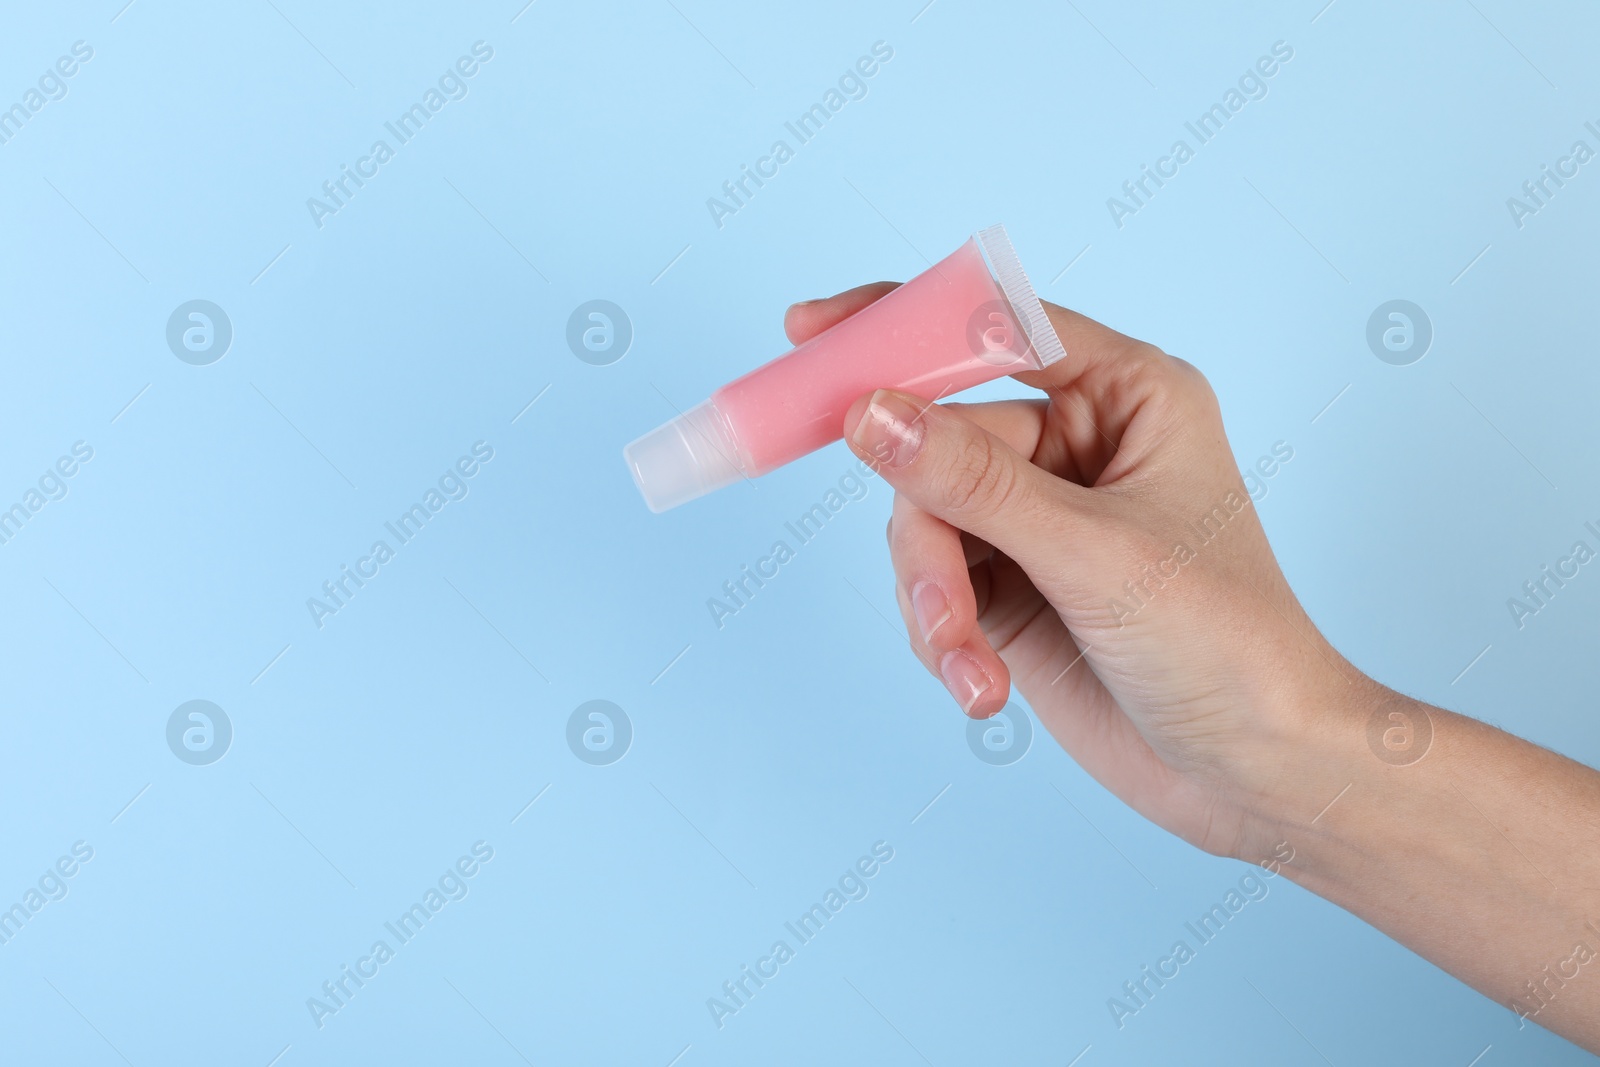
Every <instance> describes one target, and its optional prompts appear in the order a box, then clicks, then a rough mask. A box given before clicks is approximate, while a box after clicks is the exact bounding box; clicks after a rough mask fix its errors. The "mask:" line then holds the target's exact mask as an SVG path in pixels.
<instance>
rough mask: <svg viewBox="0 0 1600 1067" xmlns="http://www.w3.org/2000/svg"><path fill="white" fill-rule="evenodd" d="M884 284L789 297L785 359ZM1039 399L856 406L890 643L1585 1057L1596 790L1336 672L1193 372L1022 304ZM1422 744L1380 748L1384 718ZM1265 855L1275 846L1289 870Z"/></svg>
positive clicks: (1471, 723)
mask: <svg viewBox="0 0 1600 1067" xmlns="http://www.w3.org/2000/svg"><path fill="white" fill-rule="evenodd" d="M893 288H894V287H893V286H892V285H890V284H887V283H880V284H877V285H870V286H864V287H862V288H860V289H853V290H851V291H850V292H847V293H842V294H840V295H839V296H837V297H834V298H832V299H831V300H824V301H816V302H813V303H809V304H804V305H797V306H795V307H794V308H791V309H790V311H789V316H788V321H787V328H788V331H789V336H790V337H792V338H793V339H794V340H795V341H796V342H799V341H803V340H805V339H806V338H808V337H810V336H812V335H814V334H816V333H818V332H820V331H821V330H823V329H826V328H827V327H828V326H831V325H832V324H833V323H834V322H836V321H838V320H840V319H842V318H844V317H845V316H847V315H850V314H852V313H854V312H855V311H858V310H860V309H861V308H862V307H865V306H866V305H867V304H869V303H871V302H872V301H873V300H876V299H877V298H879V297H881V296H882V295H883V294H884V293H886V292H888V291H890V290H891V289H893ZM1045 309H1046V311H1047V312H1048V314H1049V316H1050V319H1051V322H1052V323H1054V325H1055V329H1056V332H1057V333H1058V334H1059V335H1060V336H1061V341H1062V343H1063V344H1064V345H1065V347H1066V351H1067V356H1066V358H1065V359H1064V360H1062V361H1061V362H1060V363H1058V364H1056V365H1055V366H1052V367H1050V368H1048V369H1046V370H1043V371H1037V372H1032V373H1028V374H1019V375H1017V378H1018V379H1019V380H1020V381H1022V382H1024V383H1026V384H1028V385H1031V386H1034V387H1035V388H1037V389H1040V390H1042V391H1044V393H1045V394H1046V397H1047V399H1045V400H1040V401H1032V400H1019V401H1003V402H999V403H992V404H950V405H946V406H940V405H935V404H929V403H928V402H927V401H926V400H925V399H923V398H919V397H915V396H908V395H905V394H902V393H893V392H886V391H882V390H880V391H878V392H875V393H873V394H871V395H870V396H866V397H861V398H860V399H858V400H857V401H856V402H855V403H854V404H853V405H852V406H851V408H850V410H849V412H848V413H847V414H846V416H845V422H844V427H843V429H844V436H845V438H846V440H848V441H849V442H850V447H851V448H852V449H854V450H855V451H856V453H857V454H858V455H860V456H861V457H862V458H863V459H865V460H867V461H869V462H871V463H872V464H873V465H874V466H875V467H876V468H877V470H878V473H879V474H881V475H882V476H883V478H884V479H885V480H886V481H887V482H888V483H889V484H890V485H892V486H894V489H895V500H894V510H893V513H892V518H891V520H890V523H889V550H890V556H891V557H892V560H893V564H894V574H895V591H896V595H897V597H898V599H899V602H900V610H901V613H902V615H903V616H904V618H905V623H906V629H907V632H908V633H909V634H910V636H911V647H912V650H913V651H914V652H915V653H916V654H917V656H918V658H919V659H921V660H922V662H923V664H924V665H926V666H927V668H928V669H929V670H930V671H931V672H933V674H934V675H935V676H936V677H938V678H940V679H941V680H942V681H943V682H944V683H945V685H946V686H947V687H948V688H949V689H950V691H951V693H952V695H953V696H954V697H955V698H956V701H957V702H958V703H959V704H960V705H961V707H962V708H963V709H964V710H965V711H966V712H967V713H968V714H969V715H975V716H980V717H981V716H987V715H992V714H993V713H994V712H995V711H997V710H999V709H1000V708H1001V707H1002V706H1003V705H1004V704H1005V701H1006V696H1007V693H1008V692H1009V689H1010V686H1011V685H1012V684H1013V683H1014V684H1015V685H1016V687H1017V688H1018V689H1019V690H1020V691H1021V693H1022V695H1023V696H1024V697H1026V698H1027V701H1028V704H1029V705H1030V706H1031V707H1032V708H1033V710H1034V712H1035V713H1036V714H1037V715H1038V717H1039V719H1040V721H1041V722H1043V723H1044V724H1045V726H1046V727H1047V728H1048V729H1049V730H1050V732H1051V733H1052V734H1053V735H1054V736H1055V738H1056V740H1058V741H1059V742H1060V743H1061V745H1062V747H1064V748H1065V749H1066V750H1067V752H1068V753H1069V754H1070V755H1071V756H1072V757H1073V758H1074V759H1076V760H1077V761H1078V763H1079V764H1080V765H1081V766H1082V767H1083V768H1084V769H1085V770H1087V771H1088V772H1089V773H1090V774H1092V775H1093V776H1094V777H1095V778H1096V779H1098V780H1099V781H1100V783H1101V784H1102V785H1104V786H1105V787H1106V788H1108V789H1110V790H1111V791H1112V792H1113V793H1115V794H1116V795H1117V796H1119V797H1121V798H1122V799H1123V800H1124V801H1126V802H1127V803H1128V804H1129V805H1130V806H1132V807H1133V808H1134V809H1136V810H1137V811H1139V812H1140V813H1142V814H1143V815H1145V816H1146V817H1147V818H1149V819H1151V820H1152V821H1154V822H1156V823H1157V824H1159V825H1161V826H1163V827H1166V828H1167V829H1168V830H1171V831H1172V832H1173V833H1175V834H1178V835H1179V836H1181V837H1183V838H1184V839H1186V840H1188V841H1190V842H1192V843H1193V844H1195V845H1198V846H1199V847H1201V848H1203V849H1205V850H1207V851H1209V852H1212V853H1216V854H1220V855H1227V856H1233V857H1235V858H1238V859H1244V860H1249V861H1252V862H1256V863H1261V864H1262V865H1263V866H1268V864H1269V861H1268V857H1272V858H1273V859H1274V860H1276V859H1280V858H1281V859H1283V860H1284V863H1283V864H1282V865H1281V868H1279V869H1281V871H1282V873H1283V874H1285V875H1286V876H1288V877H1289V878H1291V879H1292V880H1294V881H1295V882H1297V883H1299V884H1300V885H1302V886H1304V887H1306V888H1307V889H1310V890H1311V891H1312V892H1315V893H1317V894H1319V895H1321V896H1323V897H1326V898H1328V899H1329V900H1332V901H1334V902H1336V903H1338V904H1340V905H1341V906H1343V907H1345V908H1346V909H1348V910H1349V911H1351V912H1353V913H1354V914H1356V915H1358V916H1360V917H1361V918H1363V919H1365V920H1367V921H1368V922H1370V923H1372V924H1373V925H1375V926H1377V927H1378V928H1379V929H1382V930H1384V931H1385V932H1387V933H1388V934H1390V935H1391V936H1392V937H1394V938H1395V939H1396V940H1398V941H1400V942H1401V943H1403V944H1405V945H1407V946H1409V947H1411V948H1412V949H1413V950H1415V951H1416V952H1417V953H1419V954H1420V955H1422V956H1423V957H1425V958H1427V959H1429V960H1432V961H1433V962H1434V963H1436V964H1438V965H1439V966H1440V967H1442V968H1444V969H1445V970H1446V971H1448V972H1450V973H1451V974H1453V975H1456V976H1457V977H1459V978H1461V979H1462V980H1464V981H1466V982H1468V983H1469V984H1471V985H1472V986H1473V987H1474V988H1476V989H1478V990H1479V991H1481V992H1483V993H1484V994H1485V995H1487V996H1489V997H1492V998H1494V999H1495V1000H1497V1001H1498V1002H1499V1003H1501V1004H1504V1005H1506V1006H1507V1007H1509V1008H1510V1009H1511V1010H1513V1011H1515V1012H1516V1013H1517V1014H1518V1015H1520V1016H1522V1017H1523V1018H1525V1019H1532V1020H1534V1021H1535V1022H1537V1023H1539V1024H1540V1025H1542V1026H1545V1027H1548V1028H1550V1029H1552V1030H1554V1031H1556V1032H1557V1033H1560V1034H1563V1035H1565V1036H1567V1037H1569V1038H1571V1039H1572V1040H1574V1041H1576V1042H1578V1043H1580V1044H1582V1045H1583V1046H1584V1047H1585V1048H1588V1049H1590V1050H1592V1051H1596V1052H1600V973H1597V972H1593V971H1592V969H1593V968H1600V962H1594V961H1597V960H1600V851H1597V850H1596V849H1595V847H1594V843H1595V841H1597V840H1600V774H1597V773H1596V772H1595V771H1594V770H1592V769H1590V768H1588V767H1585V766H1583V765H1581V764H1579V763H1576V762H1574V761H1572V760H1569V759H1566V758H1565V757H1563V756H1560V755H1557V754H1556V753H1553V752H1550V751H1549V750H1547V749H1544V748H1540V747H1539V746H1537V745H1533V744H1530V743H1528V742H1526V741H1523V740H1521V739H1520V738H1516V737H1513V736H1511V735H1510V734H1507V733H1505V732H1503V731H1501V730H1497V729H1495V728H1493V727H1491V726H1488V725H1486V724H1484V723H1481V722H1478V721H1476V720H1473V719H1469V718H1466V717H1464V716H1460V715H1455V714H1453V713H1451V712H1448V711H1445V710H1443V709H1440V708H1436V707H1432V706H1429V705H1426V704H1423V703H1421V702H1420V701H1416V700H1412V699H1410V698H1407V697H1403V696H1401V695H1400V694H1398V693H1395V692H1393V691H1392V690H1389V689H1386V688H1384V687H1383V686H1381V685H1379V684H1377V683H1376V682H1374V681H1372V680H1370V679H1368V678H1366V677H1365V676H1363V675H1362V674H1360V673H1359V672H1357V671H1356V670H1355V669H1354V668H1353V667H1352V666H1351V665H1350V664H1349V663H1348V662H1347V661H1346V660H1345V659H1344V658H1343V657H1342V656H1340V655H1339V654H1338V653H1337V652H1336V651H1334V649H1333V648H1332V647H1331V646H1330V645H1329V643H1328V642H1327V641H1326V640H1324V639H1323V637H1322V635H1321V634H1320V633H1318V632H1317V629H1316V627H1314V626H1313V625H1312V624H1311V620H1310V619H1308V618H1307V617H1306V614H1305V612H1304V611H1303V610H1302V609H1301V607H1300V604H1299V602H1298V601H1297V600H1296V599H1295V597H1294V595H1293V594H1292V593H1291V592H1290V590H1289V587H1288V585H1287V583H1286V582H1285V581H1284V577H1283V573H1282V572H1281V571H1280V570H1279V568H1278V565H1277V562H1276V560H1274V559H1273V556H1272V550H1271V549H1270V548H1269V547H1268V545H1267V540H1266V536H1265V534H1264V533H1263V532H1262V529H1261V523H1260V521H1259V520H1258V519H1257V516H1256V512H1255V509H1254V508H1253V507H1252V506H1251V503H1250V498H1249V495H1248V493H1247V492H1246V490H1245V487H1244V484H1243V481H1242V479H1241V477H1240V475H1239V473H1238V471H1237V470H1236V469H1235V468H1234V463H1233V456H1232V454H1231V453H1230V451H1229V448H1228V442H1227V438H1226V437H1225V436H1224V434H1223V430H1222V419H1221V417H1220V415H1219V414H1218V410H1217V402H1216V399H1215V397H1214V396H1213V395H1212V393H1211V389H1210V387H1209V386H1208V385H1207V384H1206V381H1205V379H1204V378H1203V377H1202V376H1201V374H1200V372H1199V371H1197V370H1196V369H1195V368H1194V367H1192V366H1190V365H1189V364H1187V363H1185V362H1184V361H1182V360H1180V359H1174V358H1172V357H1171V356H1167V355H1165V354H1163V353H1162V352H1161V351H1159V350H1158V349H1156V348H1154V347H1153V346H1151V345H1147V344H1143V343H1141V342H1139V341H1135V340H1133V339H1132V338H1128V337H1124V336H1122V335H1121V334H1118V333H1115V332H1114V331H1112V330H1108V329H1106V328H1105V327H1104V326H1100V325H1098V324H1097V323H1094V322H1091V321H1089V320H1088V319H1085V318H1083V317H1082V316H1080V315H1076V314H1073V313H1072V312H1070V311H1066V310H1064V309H1062V308H1058V307H1053V306H1051V305H1049V304H1046V305H1045ZM1397 721H1401V722H1407V723H1412V724H1424V725H1426V727H1427V733H1426V738H1427V740H1426V743H1425V744H1424V746H1423V748H1422V749H1421V750H1420V751H1419V752H1417V753H1415V754H1414V756H1413V755H1412V754H1410V753H1407V754H1406V758H1404V759H1393V758H1390V757H1391V756H1392V755H1393V753H1392V752H1387V751H1385V749H1384V747H1383V746H1384V745H1385V744H1386V742H1384V741H1382V740H1381V738H1383V737H1385V736H1387V735H1386V733H1385V731H1386V730H1387V728H1388V727H1389V725H1390V723H1392V722H1397ZM1285 850H1286V851H1285Z"/></svg>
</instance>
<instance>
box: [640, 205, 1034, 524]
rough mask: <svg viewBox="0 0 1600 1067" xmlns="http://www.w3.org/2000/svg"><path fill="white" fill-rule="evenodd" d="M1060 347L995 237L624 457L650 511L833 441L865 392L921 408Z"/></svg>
mask: <svg viewBox="0 0 1600 1067" xmlns="http://www.w3.org/2000/svg"><path fill="white" fill-rule="evenodd" d="M1064 354H1065V353H1064V352H1063V351H1062V348H1061V342H1060V340H1059V339H1058V338H1057V337H1056V334H1055V330H1054V329H1053V328H1052V327H1051V325H1050V322H1049V320H1048V319H1047V318H1046V317H1045V314H1044V309H1043V308H1042V307H1041V306H1040V305H1039V301H1038V298H1037V297H1036V296H1034V293H1033V289H1032V287H1031V286H1030V285H1029V284H1028V280H1027V277H1026V276H1025V275H1024V274H1023V273H1022V268H1021V265H1020V264H1019V263H1018V262H1017V258H1016V253H1015V252H1014V251H1013V250H1012V248H1011V244H1010V242H1009V241H1008V240H1007V239H1006V236H1005V231H1004V230H1003V229H1002V228H1001V227H998V226H995V227H991V228H989V229H987V230H982V231H980V232H979V233H978V234H977V235H975V236H974V237H972V238H971V239H970V240H968V241H967V242H966V243H965V244H963V245H962V246H961V247H960V248H958V249H956V250H955V251H954V252H952V253H951V254H950V255H948V256H946V257H945V258H944V259H942V260H940V261H939V262H938V263H936V264H934V265H933V266H932V267H930V268H929V269H928V270H926V271H924V272H923V273H921V274H919V275H917V276H916V277H915V278H913V279H911V280H910V281H909V282H906V283H905V284H904V285H902V286H900V287H899V288H898V289H896V290H894V291H893V292H892V293H890V294H889V295H887V296H885V297H884V298H883V299H881V300H878V301H877V302H875V303H873V304H871V305H869V306H868V307H866V308H864V309H862V310H861V311H859V312H857V313H856V314H854V315H852V316H850V317H849V318H847V319H845V320H844V321H842V322H840V323H838V324H837V325H835V326H833V327H831V328H830V329H828V330H825V331H824V332H822V333H820V334H818V335H817V336H816V337H813V338H812V339H811V340H809V341H807V342H806V343H804V344H802V345H800V346H798V347H796V348H793V349H791V350H790V351H788V352H787V353H785V354H784V355H782V356H779V357H778V358H777V359H774V360H772V361H771V362H770V363H767V364H765V365H763V366H761V367H758V368H756V369H755V370H753V371H751V372H750V373H748V374H746V375H744V376H743V377H742V378H738V379H736V380H734V381H732V382H729V383H728V384H727V385H724V386H723V387H722V388H720V389H718V390H717V391H716V392H714V393H712V394H711V399H710V400H707V401H705V402H704V403H702V404H699V405H697V406H696V407H694V408H691V409H690V410H689V411H688V412H685V413H684V414H682V415H680V416H678V417H677V418H675V419H673V420H672V421H671V422H668V423H666V424H665V425H663V426H660V427H658V428H657V429H655V430H652V431H651V432H650V433H648V434H645V435H644V436H643V437H641V438H639V439H638V440H636V441H634V442H633V443H632V444H630V445H628V447H627V448H626V449H625V450H624V452H623V455H624V458H625V459H626V460H627V463H628V467H629V469H630V470H631V471H632V472H633V477H634V481H635V482H636V483H637V484H638V486H639V491H640V493H642V494H643V496H644V498H645V503H646V504H648V505H649V507H650V510H652V511H656V512H661V511H666V510H667V509H669V508H673V507H676V506H678V505H679V504H682V503H685V502H687V501H689V500H692V499H694V498H695V497H698V496H701V495H703V494H705V493H708V492H710V491H711V490H713V489H717V488H720V487H721V486H724V485H728V484H730V483H732V482H735V481H738V480H739V479H740V478H753V477H757V476H759V475H762V474H765V473H767V472H768V471H770V470H773V469H775V468H777V467H781V466H783V465H784V464H785V463H789V462H791V461H793V460H796V459H799V458H800V457H801V456H804V455H806V454H807V453H809V452H813V451H815V450H816V449H819V448H821V447H822V446H823V445H826V444H829V443H831V442H833V441H837V440H839V438H840V436H841V435H842V433H843V424H844V416H845V412H846V411H847V410H848V409H849V407H850V404H851V403H852V402H853V401H854V400H855V399H856V398H857V397H859V396H861V395H862V394H864V393H869V392H871V391H872V390H874V389H898V390H901V391H903V392H907V393H911V394H912V395H914V396H919V397H922V398H923V399H924V400H927V401H929V402H930V403H932V402H934V401H937V400H942V399H944V398H945V397H947V396H949V395H950V394H952V393H958V392H960V391H961V390H963V389H969V388H971V387H972V386H974V385H979V384H981V383H983V382H987V381H993V380H994V379H995V378H999V377H1002V376H1004V375H1007V374H1015V373H1017V372H1019V371H1026V370H1038V369H1040V368H1041V367H1044V366H1048V365H1049V364H1051V363H1053V362H1055V361H1056V360H1057V359H1059V358H1061V356H1062V355H1064Z"/></svg>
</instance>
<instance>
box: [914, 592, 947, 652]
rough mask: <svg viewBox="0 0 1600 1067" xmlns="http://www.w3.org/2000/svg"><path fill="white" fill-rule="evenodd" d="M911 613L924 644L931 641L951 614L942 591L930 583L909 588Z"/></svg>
mask: <svg viewBox="0 0 1600 1067" xmlns="http://www.w3.org/2000/svg"><path fill="white" fill-rule="evenodd" d="M911 612H912V614H913V615H915V616H916V617H917V629H918V630H920V631H922V641H923V643H924V644H927V643H928V642H930V641H932V640H933V635H934V634H935V633H937V632H938V630H939V627H941V626H943V625H944V624H945V623H947V622H949V621H950V616H951V615H952V614H953V613H952V612H951V610H950V600H949V598H948V597H946V596H945V595H944V590H943V589H940V588H939V587H938V586H937V585H935V584H934V583H932V582H918V583H917V584H916V585H914V586H912V587H911Z"/></svg>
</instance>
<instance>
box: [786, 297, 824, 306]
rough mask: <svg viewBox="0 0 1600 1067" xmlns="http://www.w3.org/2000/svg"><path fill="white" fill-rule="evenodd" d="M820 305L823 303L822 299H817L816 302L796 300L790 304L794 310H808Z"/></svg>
mask: <svg viewBox="0 0 1600 1067" xmlns="http://www.w3.org/2000/svg"><path fill="white" fill-rule="evenodd" d="M820 303H822V300H821V299H820V298H819V299H816V300H796V301H795V302H794V303H792V304H790V305H789V306H790V307H792V308H808V307H810V306H811V305H812V304H820Z"/></svg>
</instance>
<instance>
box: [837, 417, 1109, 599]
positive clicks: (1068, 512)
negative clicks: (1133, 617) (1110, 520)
mask: <svg viewBox="0 0 1600 1067" xmlns="http://www.w3.org/2000/svg"><path fill="white" fill-rule="evenodd" d="M844 431H845V439H846V440H847V441H848V442H849V443H850V448H851V450H852V451H854V452H855V453H856V455H858V456H860V457H861V458H862V459H864V460H866V461H867V462H868V463H871V464H872V466H873V468H874V469H875V470H876V471H877V472H878V473H879V474H880V475H881V476H882V477H883V479H884V480H885V481H886V482H888V483H889V484H890V485H892V486H894V488H895V492H897V493H901V494H903V495H904V496H905V497H906V498H907V499H908V500H910V501H911V503H913V504H915V505H917V506H918V507H919V508H921V509H922V510H923V511H926V512H928V513H929V514H931V515H934V516H936V517H937V518H939V519H942V520H944V521H945V522H947V523H949V524H950V525H951V526H954V527H957V528H958V529H962V530H965V531H967V532H968V533H970V534H972V535H974V536H976V537H979V538H982V539H983V540H985V541H987V542H988V543H989V544H991V545H993V546H994V547H996V548H998V549H999V550H1000V551H1002V552H1004V553H1005V554H1006V555H1008V556H1010V557H1011V558H1012V559H1013V560H1015V561H1016V562H1017V563H1018V564H1020V565H1021V567H1022V569H1023V570H1025V571H1027V572H1028V573H1029V574H1031V575H1034V576H1036V577H1039V576H1043V575H1052V574H1055V573H1056V572H1057V571H1059V569H1060V567H1061V562H1062V553H1061V550H1060V545H1061V542H1062V540H1063V539H1064V538H1069V537H1072V535H1073V534H1074V533H1081V532H1083V531H1082V527H1083V520H1084V513H1085V510H1086V509H1085V508H1084V507H1083V505H1084V504H1086V503H1087V501H1085V500H1083V499H1082V494H1085V493H1087V492H1088V490H1086V489H1084V488H1083V487H1082V486H1078V485H1074V484H1072V483H1070V482H1067V481H1064V480H1062V479H1060V478H1057V477H1055V476H1054V475H1052V474H1050V473H1049V472H1048V471H1045V470H1043V469H1042V468H1040V467H1037V466H1035V465H1034V464H1033V463H1032V462H1030V461H1029V460H1028V459H1026V458H1025V457H1023V456H1021V455H1019V454H1018V453H1017V452H1016V450H1015V449H1013V448H1012V447H1011V446H1010V445H1008V444H1006V442H1004V441H1002V440H1001V439H1000V438H998V437H996V436H995V435H994V434H992V433H990V432H989V431H988V430H986V429H984V428H983V427H982V426H979V425H978V424H977V423H975V422H972V421H970V420H968V419H966V418H963V417H962V416H960V415H958V414H956V413H955V412H953V411H950V410H948V409H946V408H942V407H939V406H938V405H937V404H930V403H927V402H925V401H922V400H919V399H918V398H916V397H914V396H911V395H909V394H906V393H898V392H891V391H890V390H887V389H879V390H878V391H877V392H874V393H871V394H870V395H868V396H864V397H861V398H859V399H857V400H856V402H855V403H854V404H852V405H850V410H849V411H848V412H847V413H846V414H845V419H844Z"/></svg>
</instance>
